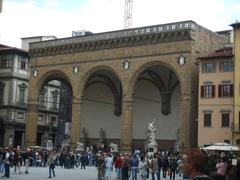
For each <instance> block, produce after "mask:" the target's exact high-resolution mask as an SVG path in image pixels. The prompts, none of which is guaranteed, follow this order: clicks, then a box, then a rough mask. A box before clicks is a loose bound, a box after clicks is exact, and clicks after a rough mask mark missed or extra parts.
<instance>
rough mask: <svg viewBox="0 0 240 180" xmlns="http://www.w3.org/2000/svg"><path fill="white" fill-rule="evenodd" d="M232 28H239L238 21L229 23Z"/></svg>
mask: <svg viewBox="0 0 240 180" xmlns="http://www.w3.org/2000/svg"><path fill="white" fill-rule="evenodd" d="M230 26H232V27H233V28H234V29H239V28H240V22H238V21H236V22H235V23H232V24H230Z"/></svg>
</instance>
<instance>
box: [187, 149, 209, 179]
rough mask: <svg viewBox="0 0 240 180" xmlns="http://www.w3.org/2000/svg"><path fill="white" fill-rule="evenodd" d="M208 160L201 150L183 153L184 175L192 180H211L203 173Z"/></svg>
mask: <svg viewBox="0 0 240 180" xmlns="http://www.w3.org/2000/svg"><path fill="white" fill-rule="evenodd" d="M205 165H206V158H205V156H204V154H203V153H202V152H201V151H200V150H197V149H196V150H194V149H193V150H188V151H185V152H184V153H183V175H184V176H187V177H189V179H190V180H210V179H211V178H209V177H208V176H207V175H205V174H204V173H203V171H204V166H205Z"/></svg>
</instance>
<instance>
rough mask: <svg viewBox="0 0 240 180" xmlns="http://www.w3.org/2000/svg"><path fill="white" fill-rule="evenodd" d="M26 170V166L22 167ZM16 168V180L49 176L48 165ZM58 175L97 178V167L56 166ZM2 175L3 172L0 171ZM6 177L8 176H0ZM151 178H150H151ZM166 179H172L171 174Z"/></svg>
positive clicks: (63, 178) (84, 179)
mask: <svg viewBox="0 0 240 180" xmlns="http://www.w3.org/2000/svg"><path fill="white" fill-rule="evenodd" d="M21 170H22V171H23V170H25V167H24V168H22V169H21ZM13 171H14V169H13V168H11V169H10V179H14V180H28V179H29V180H42V179H49V178H48V167H32V168H30V169H29V174H24V173H23V174H14V173H13ZM55 173H56V177H55V178H52V179H58V180H68V179H71V180H80V179H82V180H96V179H97V169H96V168H95V167H86V170H81V169H80V168H75V169H64V168H61V167H59V166H57V167H56V168H55ZM0 175H1V176H2V175H3V174H1V173H0ZM0 179H6V178H0ZM112 179H116V178H115V173H114V174H113V177H112ZM149 179H150V178H149ZM161 179H163V178H162V176H161ZM166 179H170V178H169V176H168V177H167V178H166ZM175 179H176V180H179V179H182V178H181V177H178V176H176V178H175Z"/></svg>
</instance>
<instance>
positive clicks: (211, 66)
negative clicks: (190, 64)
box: [202, 63, 215, 73]
mask: <svg viewBox="0 0 240 180" xmlns="http://www.w3.org/2000/svg"><path fill="white" fill-rule="evenodd" d="M202 72H203V73H212V72H215V63H203V64H202Z"/></svg>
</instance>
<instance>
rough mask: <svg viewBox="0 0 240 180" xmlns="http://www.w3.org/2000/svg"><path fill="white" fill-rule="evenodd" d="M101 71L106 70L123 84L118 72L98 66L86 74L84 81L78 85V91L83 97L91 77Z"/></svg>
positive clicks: (108, 67) (107, 67)
mask: <svg viewBox="0 0 240 180" xmlns="http://www.w3.org/2000/svg"><path fill="white" fill-rule="evenodd" d="M100 70H106V71H109V72H111V73H113V74H114V75H115V76H116V77H117V79H118V80H119V81H120V83H121V84H122V79H121V78H120V76H119V75H118V73H117V71H115V70H114V69H113V68H112V67H110V66H105V65H100V66H96V67H93V68H91V69H89V70H88V71H87V72H86V73H84V74H83V76H82V80H81V81H80V83H79V85H78V91H77V92H79V93H80V94H81V96H83V95H84V88H85V86H86V84H87V82H88V80H89V78H90V77H91V75H93V74H94V73H95V72H97V71H100Z"/></svg>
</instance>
